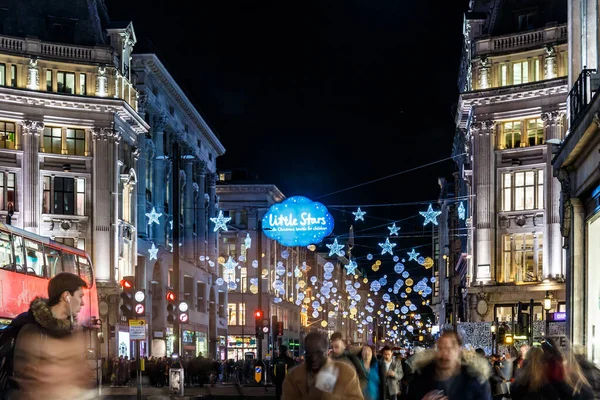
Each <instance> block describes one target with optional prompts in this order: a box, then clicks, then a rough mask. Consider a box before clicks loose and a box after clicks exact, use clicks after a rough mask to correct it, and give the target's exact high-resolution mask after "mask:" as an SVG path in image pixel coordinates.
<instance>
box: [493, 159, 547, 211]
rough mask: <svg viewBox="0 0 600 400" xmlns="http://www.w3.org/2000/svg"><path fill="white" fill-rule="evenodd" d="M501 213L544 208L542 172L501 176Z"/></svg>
mask: <svg viewBox="0 0 600 400" xmlns="http://www.w3.org/2000/svg"><path fill="white" fill-rule="evenodd" d="M501 179H502V211H521V210H538V209H542V208H544V170H541V169H538V170H531V171H517V172H506V173H503V174H502V178H501Z"/></svg>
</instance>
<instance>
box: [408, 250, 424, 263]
mask: <svg viewBox="0 0 600 400" xmlns="http://www.w3.org/2000/svg"><path fill="white" fill-rule="evenodd" d="M406 254H408V261H412V260H415V261H417V257H419V255H421V253H417V252H416V251H415V249H412V250H411V251H410V253H406Z"/></svg>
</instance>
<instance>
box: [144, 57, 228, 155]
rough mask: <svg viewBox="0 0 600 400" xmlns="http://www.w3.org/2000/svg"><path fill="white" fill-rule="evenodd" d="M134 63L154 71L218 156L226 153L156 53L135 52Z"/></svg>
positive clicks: (155, 75)
mask: <svg viewBox="0 0 600 400" xmlns="http://www.w3.org/2000/svg"><path fill="white" fill-rule="evenodd" d="M138 60H139V62H140V64H137V62H136V61H138ZM133 63H134V64H133V68H134V69H138V68H140V67H146V68H148V70H149V71H150V72H152V74H153V75H154V77H155V78H157V79H158V80H159V81H160V83H161V84H162V86H163V88H165V89H166V90H167V92H168V93H169V95H170V96H171V97H172V98H173V99H174V100H175V101H176V103H177V106H178V108H179V109H181V110H183V111H184V112H185V116H186V118H188V119H190V120H191V121H192V122H193V124H194V125H195V127H196V130H197V131H199V132H202V134H204V136H205V138H206V140H207V142H208V143H209V144H210V146H211V147H212V148H213V150H214V151H215V152H216V155H217V156H222V155H223V154H225V147H224V146H223V144H221V141H220V140H219V138H217V136H216V135H215V133H214V132H213V131H212V129H210V127H209V126H208V124H207V123H206V121H205V120H204V118H203V117H202V115H200V112H198V110H197V109H196V107H195V106H194V105H193V104H192V102H191V101H190V100H189V99H188V97H187V96H186V95H185V93H184V92H183V90H181V87H180V86H179V85H178V84H177V82H176V81H175V79H173V77H172V76H171V74H170V73H169V71H168V70H167V68H165V66H164V65H163V63H162V62H161V61H160V60H159V59H158V57H157V56H156V55H155V54H134V55H133Z"/></svg>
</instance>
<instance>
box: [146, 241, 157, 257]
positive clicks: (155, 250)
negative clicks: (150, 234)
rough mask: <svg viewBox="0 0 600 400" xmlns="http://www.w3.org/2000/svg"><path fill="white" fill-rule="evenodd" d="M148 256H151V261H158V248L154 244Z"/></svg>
mask: <svg viewBox="0 0 600 400" xmlns="http://www.w3.org/2000/svg"><path fill="white" fill-rule="evenodd" d="M148 254H150V259H151V260H156V258H157V257H158V247H156V246H155V245H154V243H152V247H150V248H149V249H148Z"/></svg>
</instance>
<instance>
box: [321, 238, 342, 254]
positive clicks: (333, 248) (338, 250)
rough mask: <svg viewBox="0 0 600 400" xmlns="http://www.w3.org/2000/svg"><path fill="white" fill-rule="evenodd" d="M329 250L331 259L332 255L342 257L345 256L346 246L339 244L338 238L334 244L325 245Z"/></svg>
mask: <svg viewBox="0 0 600 400" xmlns="http://www.w3.org/2000/svg"><path fill="white" fill-rule="evenodd" d="M325 246H326V247H327V248H328V249H329V257H331V256H332V255H334V254H335V255H338V256H340V257H343V256H344V252H343V249H344V245H343V244H339V243H338V241H337V238H335V239H334V240H333V243H332V244H326V245H325Z"/></svg>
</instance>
